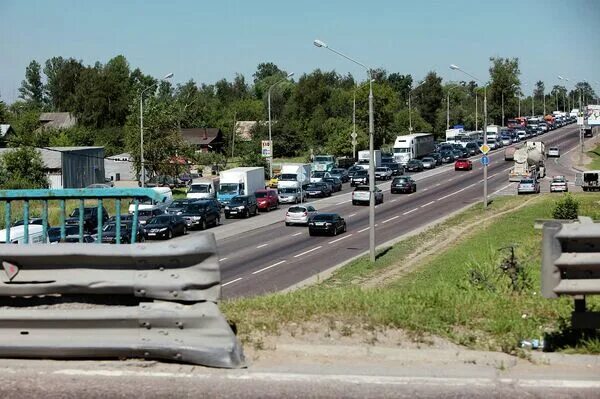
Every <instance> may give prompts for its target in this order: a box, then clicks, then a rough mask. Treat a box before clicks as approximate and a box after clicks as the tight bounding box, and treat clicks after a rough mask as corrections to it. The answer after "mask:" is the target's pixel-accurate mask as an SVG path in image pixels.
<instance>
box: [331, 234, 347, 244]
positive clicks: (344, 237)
mask: <svg viewBox="0 0 600 399" xmlns="http://www.w3.org/2000/svg"><path fill="white" fill-rule="evenodd" d="M351 235H352V234H346V235H345V236H343V237H340V238H338V239H336V240H333V241H329V242H328V243H327V244H335V243H336V242H338V241H342V240H345V239H346V238H348V237H350V236H351Z"/></svg>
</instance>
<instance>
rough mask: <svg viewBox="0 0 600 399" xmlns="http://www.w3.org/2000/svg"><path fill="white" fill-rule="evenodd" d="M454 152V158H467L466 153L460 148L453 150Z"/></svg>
mask: <svg viewBox="0 0 600 399" xmlns="http://www.w3.org/2000/svg"><path fill="white" fill-rule="evenodd" d="M452 154H453V155H454V160H457V159H459V158H466V156H465V155H464V152H463V151H460V150H454V151H452Z"/></svg>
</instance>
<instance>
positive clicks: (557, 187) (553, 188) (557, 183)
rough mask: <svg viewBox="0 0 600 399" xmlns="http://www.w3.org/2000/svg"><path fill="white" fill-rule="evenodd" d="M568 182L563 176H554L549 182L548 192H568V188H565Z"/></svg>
mask: <svg viewBox="0 0 600 399" xmlns="http://www.w3.org/2000/svg"><path fill="white" fill-rule="evenodd" d="M567 182H568V180H567V179H566V178H565V177H564V176H554V177H553V178H552V182H550V192H551V193H558V192H563V193H566V192H569V187H568V186H567Z"/></svg>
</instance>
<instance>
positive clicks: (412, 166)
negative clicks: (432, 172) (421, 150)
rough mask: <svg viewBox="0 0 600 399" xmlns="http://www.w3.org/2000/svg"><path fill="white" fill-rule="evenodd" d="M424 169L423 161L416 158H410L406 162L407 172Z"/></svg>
mask: <svg viewBox="0 0 600 399" xmlns="http://www.w3.org/2000/svg"><path fill="white" fill-rule="evenodd" d="M423 169H425V168H424V167H423V162H421V161H419V160H418V159H411V160H410V161H408V162H407V163H406V170H407V171H409V172H421V171H423Z"/></svg>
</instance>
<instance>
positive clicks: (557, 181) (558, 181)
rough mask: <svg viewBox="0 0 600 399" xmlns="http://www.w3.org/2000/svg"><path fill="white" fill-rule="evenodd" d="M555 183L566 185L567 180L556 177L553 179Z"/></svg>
mask: <svg viewBox="0 0 600 399" xmlns="http://www.w3.org/2000/svg"><path fill="white" fill-rule="evenodd" d="M552 182H553V183H564V182H565V178H564V177H563V176H556V177H555V178H554V179H552Z"/></svg>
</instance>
